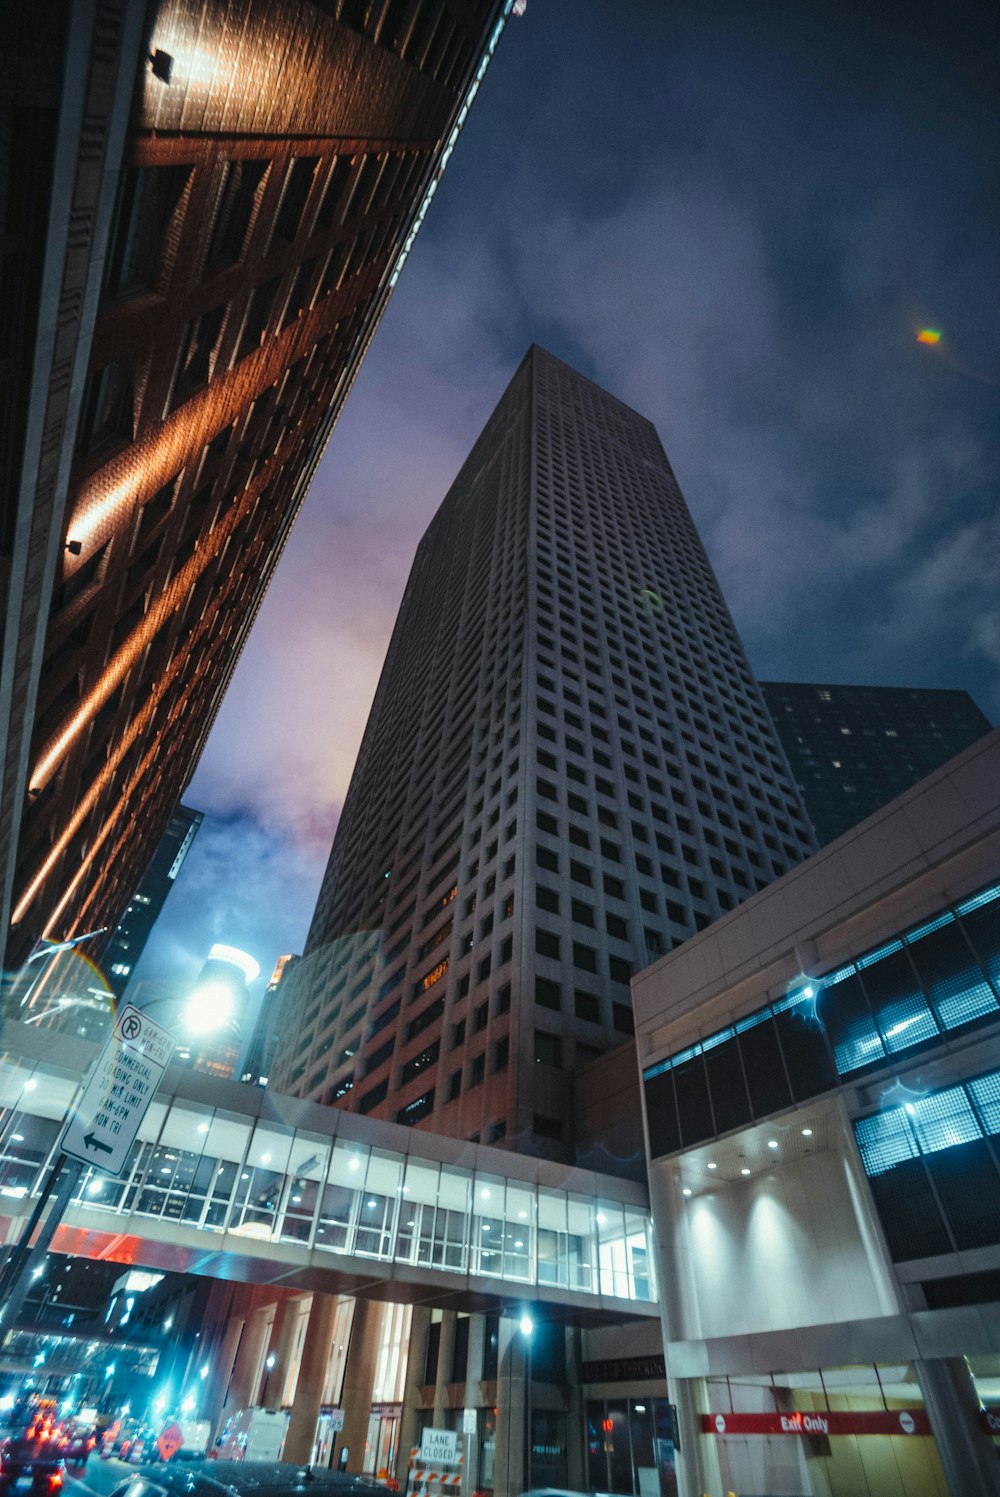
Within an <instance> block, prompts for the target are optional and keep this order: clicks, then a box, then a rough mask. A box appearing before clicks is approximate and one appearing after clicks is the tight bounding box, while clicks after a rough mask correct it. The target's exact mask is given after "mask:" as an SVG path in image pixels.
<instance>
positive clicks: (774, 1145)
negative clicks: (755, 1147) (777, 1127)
mask: <svg viewBox="0 0 1000 1497" xmlns="http://www.w3.org/2000/svg"><path fill="white" fill-rule="evenodd" d="M767 1147H768V1148H769V1149H776V1148H777V1147H778V1140H777V1139H776V1138H769V1139H768V1141H767Z"/></svg>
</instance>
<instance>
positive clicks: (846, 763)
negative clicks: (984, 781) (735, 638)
mask: <svg viewBox="0 0 1000 1497" xmlns="http://www.w3.org/2000/svg"><path fill="white" fill-rule="evenodd" d="M760 686H761V690H762V691H763V693H764V700H765V701H766V702H767V705H768V707H769V708H770V711H771V716H772V718H773V719H774V726H775V727H776V728H777V730H778V736H779V737H780V739H781V742H782V745H783V747H784V750H785V753H786V754H787V756H788V762H789V764H790V765H791V767H792V772H793V773H794V775H795V779H796V781H797V783H798V787H799V790H800V791H801V793H802V798H803V800H804V801H805V806H806V810H807V811H808V813H809V818H810V820H811V821H812V824H813V826H814V827H815V828H816V835H817V837H818V838H819V841H820V845H821V846H824V847H825V846H826V844H827V843H828V842H832V841H833V840H834V839H835V838H836V837H839V836H841V835H842V834H843V833H844V832H846V831H849V830H850V828H851V827H853V826H857V824H858V822H859V821H864V819H865V817H866V816H871V815H872V813H873V812H874V811H878V810H881V808H882V807H883V806H884V805H886V804H887V803H888V802H889V801H891V800H894V799H895V797H896V796H897V795H902V793H903V791H904V790H909V788H910V786H911V785H915V784H916V783H917V781H918V780H922V779H923V778H924V776H925V775H929V774H930V773H931V772H932V771H933V770H935V769H938V768H939V767H940V766H941V765H942V764H944V763H946V762H947V760H948V759H953V758H954V757H955V755H956V754H960V753H961V752H962V750H963V749H967V748H969V746H970V745H971V744H973V743H975V742H976V740H977V739H978V738H982V737H983V735H984V734H985V733H988V732H989V731H990V723H989V721H988V720H987V718H986V717H984V716H983V714H982V712H980V710H979V708H978V707H977V706H976V704H975V702H974V701H973V700H972V698H971V697H970V696H969V694H968V692H967V691H945V690H939V689H937V688H928V687H915V686H913V687H911V686H829V685H820V684H814V683H812V682H806V681H762V682H761V683H760Z"/></svg>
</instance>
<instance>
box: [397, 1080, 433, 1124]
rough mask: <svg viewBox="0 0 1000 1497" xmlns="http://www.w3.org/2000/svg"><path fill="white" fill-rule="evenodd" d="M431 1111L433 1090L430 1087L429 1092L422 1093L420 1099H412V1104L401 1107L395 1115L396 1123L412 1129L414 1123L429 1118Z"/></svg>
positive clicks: (408, 1103)
mask: <svg viewBox="0 0 1000 1497" xmlns="http://www.w3.org/2000/svg"><path fill="white" fill-rule="evenodd" d="M433 1111H434V1088H433V1087H431V1089H430V1091H429V1092H424V1094H423V1096H422V1097H414V1099H413V1101H412V1102H407V1104H406V1106H405V1107H401V1108H400V1109H399V1111H398V1112H397V1113H396V1122H397V1123H403V1124H405V1126H406V1127H408V1128H412V1127H413V1125H414V1124H415V1123H419V1122H420V1121H421V1120H422V1119H423V1118H426V1117H429V1116H430V1114H431V1113H432V1112H433Z"/></svg>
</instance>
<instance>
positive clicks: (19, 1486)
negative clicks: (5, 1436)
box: [0, 1436, 66, 1497]
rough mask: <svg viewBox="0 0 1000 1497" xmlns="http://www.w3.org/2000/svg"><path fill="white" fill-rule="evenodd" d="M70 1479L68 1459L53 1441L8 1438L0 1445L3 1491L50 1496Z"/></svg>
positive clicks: (1, 1491)
mask: <svg viewBox="0 0 1000 1497" xmlns="http://www.w3.org/2000/svg"><path fill="white" fill-rule="evenodd" d="M65 1478H66V1462H65V1460H64V1459H63V1453H62V1451H61V1450H60V1448H59V1446H58V1444H57V1443H55V1442H54V1441H52V1440H37V1439H30V1440H29V1439H28V1438H27V1437H26V1436H21V1437H20V1438H19V1439H15V1440H6V1441H5V1442H4V1444H3V1446H2V1448H0V1493H3V1494H7V1493H12V1492H28V1491H30V1492H33V1493H34V1494H35V1497H49V1494H50V1493H53V1492H58V1491H59V1488H60V1487H61V1486H62V1484H63V1482H64V1480H65Z"/></svg>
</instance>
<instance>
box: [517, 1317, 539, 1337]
mask: <svg viewBox="0 0 1000 1497" xmlns="http://www.w3.org/2000/svg"><path fill="white" fill-rule="evenodd" d="M517 1328H518V1330H519V1331H520V1332H521V1335H522V1336H530V1335H531V1333H532V1331H533V1330H534V1329H535V1322H534V1321H533V1320H532V1318H531V1316H530V1315H522V1316H521V1319H520V1320H519V1321H518V1326H517Z"/></svg>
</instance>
